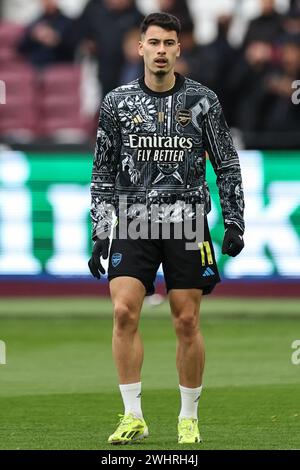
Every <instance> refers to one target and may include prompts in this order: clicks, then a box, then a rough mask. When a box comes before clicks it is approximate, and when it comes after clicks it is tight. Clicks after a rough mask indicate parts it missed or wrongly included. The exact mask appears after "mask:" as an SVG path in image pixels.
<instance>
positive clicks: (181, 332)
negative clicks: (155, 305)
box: [173, 309, 199, 339]
mask: <svg viewBox="0 0 300 470" xmlns="http://www.w3.org/2000/svg"><path fill="white" fill-rule="evenodd" d="M173 318H174V320H173V321H174V326H175V331H176V334H177V336H178V337H179V338H182V339H192V338H194V336H195V335H196V334H197V333H198V331H199V322H198V313H197V311H196V309H190V310H184V309H183V310H181V311H180V312H177V314H176V315H174V317H173Z"/></svg>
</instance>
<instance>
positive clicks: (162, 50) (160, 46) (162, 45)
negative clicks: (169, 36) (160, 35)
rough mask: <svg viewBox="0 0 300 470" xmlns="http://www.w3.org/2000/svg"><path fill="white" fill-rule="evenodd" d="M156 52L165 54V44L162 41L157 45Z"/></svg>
mask: <svg viewBox="0 0 300 470" xmlns="http://www.w3.org/2000/svg"><path fill="white" fill-rule="evenodd" d="M158 53H159V54H165V53H166V48H165V45H164V43H163V42H161V43H160V45H159V47H158Z"/></svg>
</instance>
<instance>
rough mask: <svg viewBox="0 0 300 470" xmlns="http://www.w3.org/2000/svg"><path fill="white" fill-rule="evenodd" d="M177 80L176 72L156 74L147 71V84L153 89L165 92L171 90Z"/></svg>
mask: <svg viewBox="0 0 300 470" xmlns="http://www.w3.org/2000/svg"><path fill="white" fill-rule="evenodd" d="M175 82H176V76H175V74H174V72H172V73H170V74H167V75H154V74H149V73H147V72H146V71H145V85H146V86H147V87H148V88H149V89H150V90H152V91H156V92H158V93H163V92H164V91H169V90H171V89H172V88H173V87H174V85H175Z"/></svg>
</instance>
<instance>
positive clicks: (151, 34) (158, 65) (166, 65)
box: [139, 26, 180, 76]
mask: <svg viewBox="0 0 300 470" xmlns="http://www.w3.org/2000/svg"><path fill="white" fill-rule="evenodd" d="M139 54H140V55H141V56H142V57H143V58H144V63H145V67H146V69H147V70H148V71H150V72H152V73H153V74H154V75H158V76H163V75H166V74H167V73H169V72H170V71H172V70H173V69H174V66H175V62H176V58H177V57H179V55H180V44H179V42H178V37H177V33H176V31H166V30H165V29H163V28H161V27H160V26H149V28H148V29H147V31H146V33H145V34H143V35H142V38H141V41H140V43H139Z"/></svg>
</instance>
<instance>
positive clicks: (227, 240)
mask: <svg viewBox="0 0 300 470" xmlns="http://www.w3.org/2000/svg"><path fill="white" fill-rule="evenodd" d="M243 248H244V240H243V235H242V232H241V231H240V230H239V229H238V228H237V227H236V226H235V225H229V226H228V227H227V228H226V230H225V235H224V240H223V245H222V253H223V255H229V256H236V255H238V254H239V253H240V252H241V251H242V249H243Z"/></svg>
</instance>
